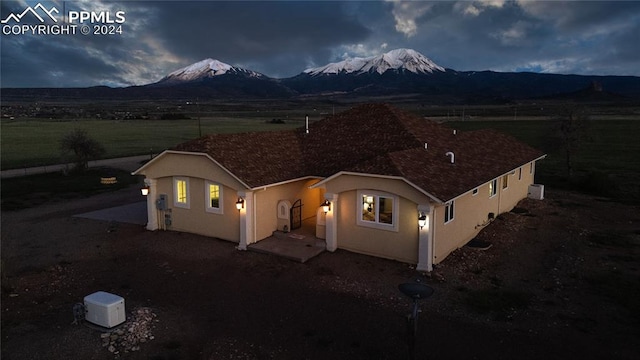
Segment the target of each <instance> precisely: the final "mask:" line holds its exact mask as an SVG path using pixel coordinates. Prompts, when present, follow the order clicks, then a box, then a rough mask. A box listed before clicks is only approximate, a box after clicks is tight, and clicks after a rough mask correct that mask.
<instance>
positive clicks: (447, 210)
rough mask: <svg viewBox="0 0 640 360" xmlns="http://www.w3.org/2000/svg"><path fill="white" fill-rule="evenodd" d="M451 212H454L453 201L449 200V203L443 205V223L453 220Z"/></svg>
mask: <svg viewBox="0 0 640 360" xmlns="http://www.w3.org/2000/svg"><path fill="white" fill-rule="evenodd" d="M453 214H454V210H453V201H451V202H450V203H447V204H446V205H445V206H444V223H445V224H446V223H448V222H449V221H451V220H453Z"/></svg>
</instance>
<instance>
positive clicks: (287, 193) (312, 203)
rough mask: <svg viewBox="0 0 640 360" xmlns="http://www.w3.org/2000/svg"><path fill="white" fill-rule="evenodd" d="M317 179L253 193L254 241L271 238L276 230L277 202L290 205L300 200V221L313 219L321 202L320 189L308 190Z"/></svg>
mask: <svg viewBox="0 0 640 360" xmlns="http://www.w3.org/2000/svg"><path fill="white" fill-rule="evenodd" d="M317 182H318V180H317V179H305V180H299V181H294V182H290V183H286V184H282V185H278V186H272V187H268V188H266V189H264V190H256V191H255V207H256V239H258V240H261V239H264V238H266V237H269V236H271V234H272V233H273V232H274V231H275V230H282V229H279V228H278V213H277V211H278V202H279V201H280V200H288V201H289V202H290V203H291V205H293V204H294V203H295V201H296V200H298V199H301V200H302V205H303V206H302V219H306V218H310V217H315V216H316V211H317V210H318V207H319V206H320V203H321V202H322V191H321V190H320V189H309V187H310V186H311V185H313V184H315V183H317Z"/></svg>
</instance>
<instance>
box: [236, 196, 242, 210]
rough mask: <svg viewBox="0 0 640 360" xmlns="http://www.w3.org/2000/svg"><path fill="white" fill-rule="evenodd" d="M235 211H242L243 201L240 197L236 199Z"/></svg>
mask: <svg viewBox="0 0 640 360" xmlns="http://www.w3.org/2000/svg"><path fill="white" fill-rule="evenodd" d="M236 209H238V211H240V210H242V209H244V199H243V198H242V197H238V201H236Z"/></svg>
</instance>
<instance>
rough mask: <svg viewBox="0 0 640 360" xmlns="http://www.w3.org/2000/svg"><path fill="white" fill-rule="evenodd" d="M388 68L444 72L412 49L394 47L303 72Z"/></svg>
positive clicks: (325, 72)
mask: <svg viewBox="0 0 640 360" xmlns="http://www.w3.org/2000/svg"><path fill="white" fill-rule="evenodd" d="M388 70H396V71H409V72H412V73H414V74H432V73H433V72H434V71H438V72H444V71H445V69H444V68H443V67H442V66H439V65H437V64H436V63H434V62H433V61H432V60H431V59H429V58H427V57H426V56H424V55H422V54H421V53H419V52H417V51H415V50H412V49H395V50H391V51H389V52H387V53H384V54H382V55H378V56H370V57H365V58H360V57H355V58H349V59H346V60H344V61H340V62H336V63H331V64H328V65H325V66H321V67H317V68H312V69H307V70H305V71H304V73H305V74H308V75H311V76H317V75H323V74H324V75H333V74H364V73H378V74H383V73H385V72H387V71H388Z"/></svg>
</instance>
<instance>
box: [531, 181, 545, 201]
mask: <svg viewBox="0 0 640 360" xmlns="http://www.w3.org/2000/svg"><path fill="white" fill-rule="evenodd" d="M527 197H528V198H529V199H534V200H544V185H541V184H531V185H529V192H528V193H527Z"/></svg>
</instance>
